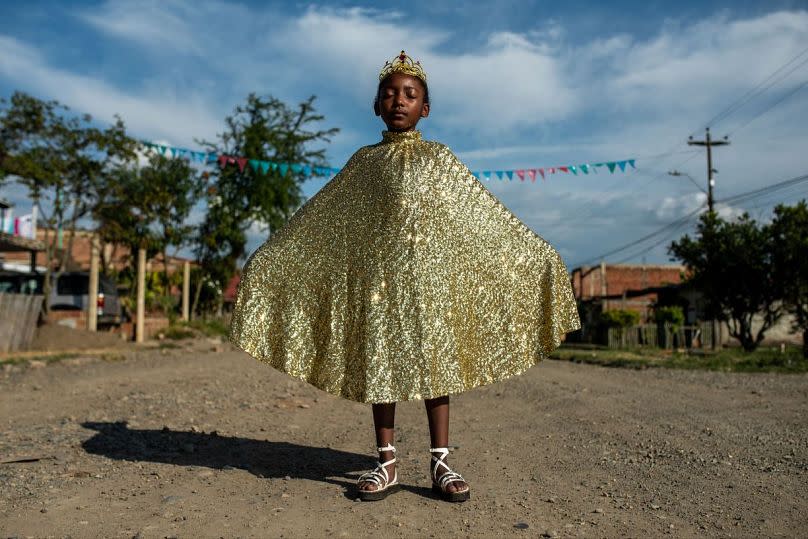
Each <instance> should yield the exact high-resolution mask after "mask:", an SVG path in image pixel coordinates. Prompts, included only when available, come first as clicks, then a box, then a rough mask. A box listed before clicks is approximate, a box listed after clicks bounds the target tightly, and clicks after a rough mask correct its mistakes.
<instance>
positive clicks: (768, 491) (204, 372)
mask: <svg viewBox="0 0 808 539" xmlns="http://www.w3.org/2000/svg"><path fill="white" fill-rule="evenodd" d="M214 347H215V346H214V345H212V344H211V343H210V342H209V341H208V340H206V339H200V340H197V341H184V342H181V343H180V347H179V348H176V349H167V350H157V349H153V350H151V351H139V352H131V351H129V352H126V353H125V355H126V359H123V360H119V361H104V360H100V359H73V360H65V361H63V362H59V363H54V364H50V365H47V366H43V365H41V364H35V366H34V367H33V368H32V367H30V366H14V367H11V366H6V367H5V370H4V371H3V372H2V374H1V375H0V410H2V413H0V429H1V430H2V437H0V461H2V462H3V464H0V532H1V533H2V535H3V536H4V537H5V536H20V537H26V536H34V537H46V536H54V537H64V536H71V537H305V536H308V537H329V536H333V537H371V536H375V537H385V538H393V537H436V538H437V537H498V536H506V537H541V536H546V537H567V536H582V537H614V536H635V537H646V536H663V535H672V536H677V537H681V536H716V537H724V536H726V537H730V536H732V537H750V536H754V537H760V536H763V537H776V536H791V537H796V536H800V535H803V534H804V533H805V530H806V529H808V517H807V516H806V515H808V502H806V501H805V500H806V496H808V481H807V480H806V479H807V477H806V465H808V419H807V418H808V377H806V376H805V375H767V374H762V375H761V374H758V375H742V374H722V373H708V372H692V371H669V370H662V369H659V370H644V371H633V370H621V369H606V368H602V367H595V366H589V365H576V364H571V363H562V362H556V361H548V362H545V363H543V364H541V365H539V366H538V367H536V368H534V369H532V370H531V371H529V372H528V373H527V374H526V375H524V376H521V377H518V378H515V379H512V380H510V381H508V382H507V383H503V384H497V385H494V386H490V387H486V388H480V389H477V390H474V391H471V392H469V393H467V394H464V395H462V396H459V397H456V398H454V399H453V401H452V406H453V407H452V433H451V440H452V444H453V445H456V446H457V447H458V448H457V449H456V450H455V451H454V452H453V454H452V456H451V459H452V462H453V464H454V466H455V468H457V469H458V471H460V472H461V473H463V475H464V476H465V477H466V478H467V479H468V481H469V483H470V485H471V488H472V499H471V500H470V501H469V502H466V503H464V504H447V503H444V502H441V501H439V500H437V499H435V498H433V497H432V496H431V494H430V493H429V489H428V487H429V482H428V479H427V472H426V470H427V461H428V453H427V448H428V439H427V430H426V421H425V415H424V412H423V405H422V404H421V403H404V404H400V405H399V409H398V418H397V420H398V425H399V430H398V436H397V442H396V445H397V447H398V448H399V457H400V462H401V465H400V466H401V467H400V469H399V472H400V477H401V479H402V481H403V483H404V484H405V489H404V490H403V491H402V492H399V493H397V494H395V495H393V496H391V497H389V498H388V499H387V500H385V501H382V502H376V503H363V502H356V501H354V499H353V498H354V496H353V492H354V491H353V484H354V481H355V478H356V477H357V476H358V475H359V473H361V472H362V471H365V470H367V469H369V468H371V467H372V465H373V462H374V459H373V456H372V451H373V440H372V436H371V433H372V431H371V418H370V410H369V407H368V406H366V405H360V404H355V403H350V402H347V401H344V400H340V399H337V398H334V397H331V396H329V395H326V394H324V393H321V392H319V391H318V390H316V389H314V388H312V387H310V386H307V385H305V384H303V383H300V382H297V381H293V380H291V379H289V378H287V377H285V376H284V375H281V374H279V373H277V372H276V371H274V370H273V369H271V368H269V367H267V366H265V365H262V364H260V363H258V362H257V361H255V360H253V359H251V358H250V357H248V356H246V355H245V354H243V353H241V352H237V351H234V350H231V349H230V348H227V347H221V350H220V351H213V350H212V348H214ZM128 350H131V348H130V349H128ZM11 461H16V462H11Z"/></svg>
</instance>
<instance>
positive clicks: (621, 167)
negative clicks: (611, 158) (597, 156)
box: [617, 161, 626, 172]
mask: <svg viewBox="0 0 808 539" xmlns="http://www.w3.org/2000/svg"><path fill="white" fill-rule="evenodd" d="M617 166H618V167H620V170H621V171H623V172H625V171H626V162H625V161H618V162H617Z"/></svg>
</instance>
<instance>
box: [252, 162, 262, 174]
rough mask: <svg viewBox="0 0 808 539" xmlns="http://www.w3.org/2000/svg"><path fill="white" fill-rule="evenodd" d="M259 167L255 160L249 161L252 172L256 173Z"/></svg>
mask: <svg viewBox="0 0 808 539" xmlns="http://www.w3.org/2000/svg"><path fill="white" fill-rule="evenodd" d="M260 165H261V163H259V162H258V161H256V160H255V159H250V168H251V169H253V172H258V167H259V166H260Z"/></svg>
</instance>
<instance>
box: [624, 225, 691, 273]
mask: <svg viewBox="0 0 808 539" xmlns="http://www.w3.org/2000/svg"><path fill="white" fill-rule="evenodd" d="M691 220H692V217H691V218H690V219H688V221H687V222H685V223H682V224H681V225H680V226H678V227H676V228H675V229H673V230H671V231H670V232H669V233H668V234H665V236H663V238H662V239H661V240H659V241H657V242H654V243H653V244H651V245H649V246H648V247H645V248H643V249H642V250H640V251H637V252H636V253H632V254H630V255H629V256H627V257H625V258H622V259H620V260H618V261H617V262H615V264H622V263H623V262H628V261H629V260H631V259H633V258H637V257H638V256H640V255H644V254H645V253H647V252H648V251H651V250H653V249H656V248H657V247H659V246H660V245H662V244H663V243H665V242H667V241H670V239H671V238H672V237H673V236H674V235H675V234H677V233H679V231H680V230H681V229H682V228H683V227H686V226H688V225H691V224H692V223H690V221H691Z"/></svg>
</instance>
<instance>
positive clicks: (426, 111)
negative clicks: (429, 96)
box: [421, 103, 429, 118]
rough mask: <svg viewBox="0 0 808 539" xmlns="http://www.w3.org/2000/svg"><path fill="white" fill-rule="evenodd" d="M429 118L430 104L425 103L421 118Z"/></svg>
mask: <svg viewBox="0 0 808 539" xmlns="http://www.w3.org/2000/svg"><path fill="white" fill-rule="evenodd" d="M427 116H429V103H424V106H423V107H421V118H426V117H427Z"/></svg>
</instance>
